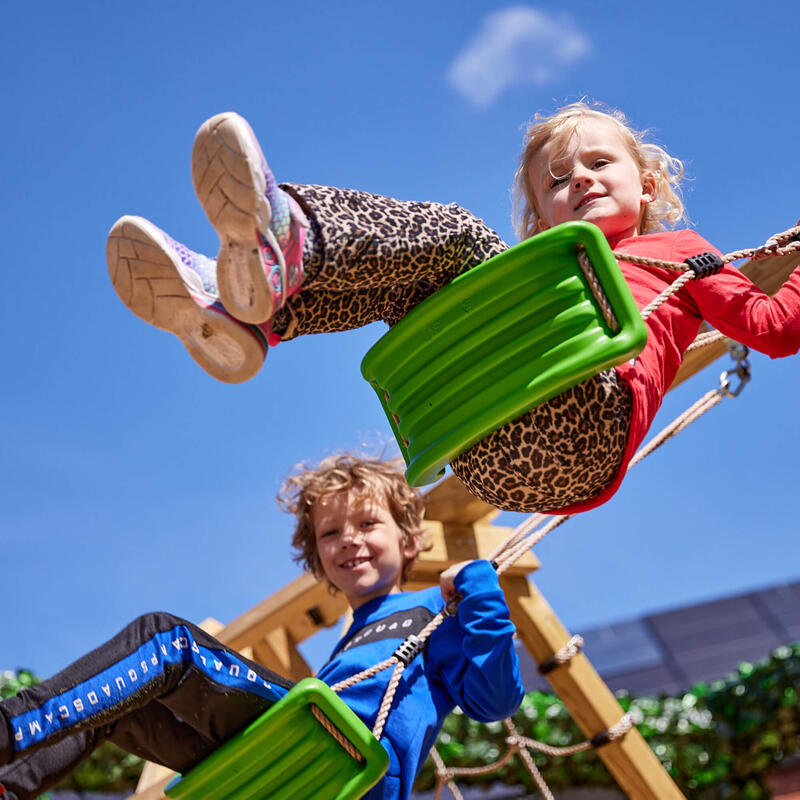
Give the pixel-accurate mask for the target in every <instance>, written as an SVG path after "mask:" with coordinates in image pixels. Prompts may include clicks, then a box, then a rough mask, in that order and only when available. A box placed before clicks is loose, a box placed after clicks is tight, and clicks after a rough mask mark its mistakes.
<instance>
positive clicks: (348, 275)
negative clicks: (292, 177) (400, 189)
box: [272, 184, 507, 339]
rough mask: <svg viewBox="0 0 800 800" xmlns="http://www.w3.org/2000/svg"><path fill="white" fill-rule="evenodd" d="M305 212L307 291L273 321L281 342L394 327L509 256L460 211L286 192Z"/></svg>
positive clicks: (352, 193) (311, 189) (320, 190)
mask: <svg viewBox="0 0 800 800" xmlns="http://www.w3.org/2000/svg"><path fill="white" fill-rule="evenodd" d="M282 187H283V188H284V189H285V190H286V192H287V194H290V195H291V196H292V197H294V198H295V199H296V200H297V201H298V203H299V205H300V207H301V208H302V209H303V211H304V212H305V214H306V216H307V218H308V220H309V223H310V227H309V230H308V234H307V238H306V244H305V248H304V259H303V260H304V264H305V272H306V277H305V279H304V283H303V289H302V291H301V292H299V293H298V294H295V295H293V296H292V297H290V298H289V299H288V301H287V303H286V305H285V306H284V307H283V308H282V309H281V310H280V311H278V312H277V313H276V315H275V317H274V318H273V321H272V331H273V332H274V333H276V334H278V335H280V336H281V337H282V338H284V339H290V338H293V337H295V336H300V335H303V334H307V333H328V332H331V331H340V330H347V329H352V328H357V327H361V326H362V325H366V324H368V323H370V322H375V321H377V320H383V321H385V322H386V323H387V324H389V325H394V324H395V323H397V322H398V321H399V320H400V319H402V318H403V317H404V316H405V315H406V314H407V313H408V312H409V311H410V310H411V309H412V308H413V307H414V306H415V305H417V304H418V303H420V302H421V301H422V300H424V299H425V298H426V297H428V296H429V295H431V294H433V292H435V291H436V290H437V289H441V288H442V287H443V286H445V285H447V284H448V283H449V282H450V281H451V280H453V278H455V277H456V276H457V275H460V274H461V273H462V272H466V271H467V270H469V269H471V268H472V267H474V266H477V265H478V264H480V263H482V262H483V261H486V260H487V259H488V258H491V257H492V256H494V255H497V254H498V253H501V252H503V251H504V250H506V249H507V245H506V244H505V242H503V240H502V239H501V238H500V237H499V236H498V235H497V233H495V232H494V231H493V230H492V229H491V228H489V227H488V226H487V225H486V224H485V223H484V222H483V221H481V220H480V219H478V218H477V217H475V216H473V215H472V214H471V213H470V212H469V211H467V210H465V209H463V208H460V207H459V206H458V205H456V204H455V203H452V204H450V205H442V204H441V203H431V202H414V201H404V200H396V199H394V198H391V197H383V196H381V195H375V194H369V193H367V192H360V191H356V190H353V189H337V188H333V187H329V186H309V185H299V184H282Z"/></svg>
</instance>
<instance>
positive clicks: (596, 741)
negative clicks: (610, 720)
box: [589, 728, 611, 750]
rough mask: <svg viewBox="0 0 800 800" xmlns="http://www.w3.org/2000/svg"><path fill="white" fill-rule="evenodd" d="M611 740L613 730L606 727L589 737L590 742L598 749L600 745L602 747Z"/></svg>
mask: <svg viewBox="0 0 800 800" xmlns="http://www.w3.org/2000/svg"><path fill="white" fill-rule="evenodd" d="M610 741H611V732H610V731H609V730H608V729H607V728H606V730H604V731H600V733H596V734H595V735H594V736H592V738H591V739H589V742H590V744H591V745H592V747H594V749H595V750H597V748H598V747H602V746H603V745H604V744H608V743H609V742H610Z"/></svg>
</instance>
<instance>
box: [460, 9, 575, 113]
mask: <svg viewBox="0 0 800 800" xmlns="http://www.w3.org/2000/svg"><path fill="white" fill-rule="evenodd" d="M590 50H591V44H590V42H589V39H588V38H587V37H586V36H584V34H583V33H581V32H580V31H579V30H578V29H577V28H576V27H575V25H574V24H573V22H572V20H571V19H570V18H569V17H567V16H564V15H562V16H557V17H556V16H548V15H547V14H545V13H543V12H542V11H538V10H536V9H535V8H528V7H524V6H516V7H513V8H506V9H503V10H502V11H495V12H494V13H492V14H490V15H489V16H487V17H486V18H485V19H484V20H483V23H482V24H481V27H480V30H478V32H477V33H476V35H475V37H474V39H473V40H472V41H471V42H470V43H469V44H468V45H467V47H466V48H465V49H464V50H462V51H461V53H459V54H458V55H457V56H456V58H455V60H454V61H453V63H452V64H451V65H450V69H449V70H448V73H447V79H448V81H449V82H450V83H451V84H452V86H453V87H454V88H455V89H456V90H457V91H459V92H460V93H461V94H462V95H464V97H466V98H467V100H469V101H470V102H472V103H473V104H474V105H476V106H484V107H485V106H488V105H491V103H492V102H494V100H495V99H496V98H497V97H498V96H499V95H500V94H501V93H502V92H504V91H505V90H506V89H508V88H509V87H510V86H520V85H526V84H527V85H534V86H544V85H545V84H548V83H550V82H552V81H553V80H554V79H555V77H556V76H557V75H558V74H559V73H560V72H561V71H562V70H563V69H564V68H566V67H568V66H570V65H571V64H574V63H575V62H576V61H578V60H579V59H581V58H583V56H585V55H586V54H587V53H588V52H589V51H590Z"/></svg>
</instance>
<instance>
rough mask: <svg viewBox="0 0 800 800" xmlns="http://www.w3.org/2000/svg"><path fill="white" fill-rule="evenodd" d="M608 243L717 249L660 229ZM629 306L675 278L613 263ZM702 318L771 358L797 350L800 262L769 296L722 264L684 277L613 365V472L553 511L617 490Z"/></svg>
mask: <svg viewBox="0 0 800 800" xmlns="http://www.w3.org/2000/svg"><path fill="white" fill-rule="evenodd" d="M614 249H615V250H617V251H620V252H624V253H630V254H631V255H641V256H648V257H650V258H660V259H664V260H668V261H683V260H684V259H686V258H689V257H690V256H695V255H698V254H699V253H705V252H708V251H713V252H715V253H718V254H719V250H717V249H716V248H715V247H713V246H712V245H710V244H709V243H708V242H707V241H705V239H703V238H702V237H701V236H699V235H698V234H697V233H695V232H694V231H690V230H682V231H664V232H661V233H653V234H647V235H645V236H634V237H631V238H628V239H622V240H621V241H619V242H616V243H615V246H614ZM620 268H621V269H622V274H623V275H624V276H625V280H626V281H627V282H628V286H629V287H630V290H631V293H632V294H633V297H634V299H635V300H636V304H637V306H638V307H639V309H640V310H641V309H642V308H644V307H645V306H646V305H647V304H648V303H650V302H651V301H652V300H653V299H654V298H655V297H656V296H657V295H659V294H660V293H661V292H662V291H663V290H664V288H666V287H667V286H668V285H669V284H670V283H672V281H673V280H674V279H675V277H676V273H675V272H672V271H670V270H664V269H656V268H652V267H640V266H635V265H632V264H628V263H625V262H620ZM703 320H706V321H707V322H708V323H709V324H710V325H712V326H713V327H714V328H716V329H717V330H718V331H720V332H721V333H724V334H725V335H726V336H730V337H731V338H732V339H735V340H736V341H737V342H741V343H742V344H744V345H746V346H747V347H750V348H752V349H753V350H757V351H758V352H760V353H765V354H766V355H768V356H771V357H772V358H778V357H780V356H789V355H793V354H794V353H796V352H797V351H798V349H800V267H798V268H797V269H795V271H794V272H793V273H792V275H791V276H790V277H789V279H788V280H787V281H786V283H785V284H784V285H783V286H782V287H781V289H780V290H779V291H778V292H777V293H776V294H775V295H774V296H773V297H772V298H770V297H769V296H768V295H766V294H765V293H764V292H762V291H761V289H759V288H758V287H757V286H755V285H754V284H753V283H752V281H750V279H749V278H747V277H746V276H745V275H742V273H741V272H739V271H738V270H737V269H734V268H733V267H731V266H729V265H727V264H726V265H725V267H723V269H722V270H721V271H720V272H719V273H717V274H716V275H713V276H711V277H708V278H704V279H702V280H698V281H690V282H689V283H688V284H686V285H685V286H684V287H683V288H682V289H681V290H680V291H679V292H678V293H677V295H674V296H673V297H671V298H670V299H669V300H668V301H667V302H666V303H665V304H664V305H662V306H661V307H660V308H659V309H658V310H657V311H655V312H654V313H653V314H651V315H650V317H649V318H648V319H647V320H646V325H647V344H646V345H645V348H644V350H642V352H641V353H640V354H639V355H638V356H637V357H636V359H634V360H633V361H632V362H626V363H625V364H622V365H620V366H618V367H617V368H616V370H617V372H618V374H619V376H620V378H621V379H622V380H623V381H624V382H625V383H626V384H627V385H628V386H629V387H630V390H631V394H632V396H633V409H632V412H631V425H630V430H629V432H628V444H627V447H626V448H625V453H624V456H623V459H622V464H621V466H620V469H619V472H618V474H617V476H616V478H615V479H614V481H613V482H612V483H611V485H610V486H608V487H607V488H606V489H605V490H604V491H603V492H601V493H600V494H599V495H597V496H595V497H593V498H592V499H591V500H587V501H585V502H582V503H575V504H573V505H570V506H567V507H565V508H562V509H559V510H558V511H557V513H558V514H572V513H575V512H579V511H588V510H589V509H590V508H595V507H597V506H599V505H602V504H603V503H605V502H606V501H607V500H609V499H610V498H611V497H612V495H614V494H615V493H616V491H617V489H619V486H620V484H621V483H622V479H623V478H624V476H625V471H626V470H627V468H628V464H629V463H630V460H631V458H633V455H634V453H635V452H636V450H637V449H638V447H639V445H640V444H641V443H642V440H643V439H644V437H645V436H646V435H647V431H648V430H649V428H650V425H651V424H652V422H653V419H654V417H655V415H656V412H657V411H658V409H659V408H660V407H661V401H662V400H663V398H664V395H665V394H666V392H667V390H668V389H669V387H670V386H671V385H672V381H673V380H674V378H675V375H676V373H677V372H678V368H679V367H680V365H681V362H682V361H683V354H684V352H685V350H686V348H687V347H688V346H689V345H690V344H691V343H692V342H693V341H694V338H695V337H696V336H697V332H698V330H699V328H700V323H701V322H702V321H703Z"/></svg>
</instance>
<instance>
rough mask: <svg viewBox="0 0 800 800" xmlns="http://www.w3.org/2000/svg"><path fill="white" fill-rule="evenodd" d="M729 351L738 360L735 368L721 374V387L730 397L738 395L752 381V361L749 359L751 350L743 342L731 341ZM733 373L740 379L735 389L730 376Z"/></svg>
mask: <svg viewBox="0 0 800 800" xmlns="http://www.w3.org/2000/svg"><path fill="white" fill-rule="evenodd" d="M728 352H729V353H730V354H731V358H733V360H734V361H735V362H736V366H735V367H734V368H733V369H728V370H725V372H723V373H722V374H721V375H720V376H719V389H720V391H721V392H723V393H724V394H726V395H727V396H728V397H738V396H739V395H740V394H741V392H742V389H744V387H745V386H747V384H748V383H749V382H750V362H749V361H748V360H747V357H748V356H749V355H750V351H749V350H748V349H747V347H745V346H744V345H743V344H739V343H738V342H731V344H730V346H729V347H728ZM733 375H735V376H736V377H737V378H738V379H739V384H738V386H736V388H735V389H731V382H730V378H731V377H732V376H733Z"/></svg>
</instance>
